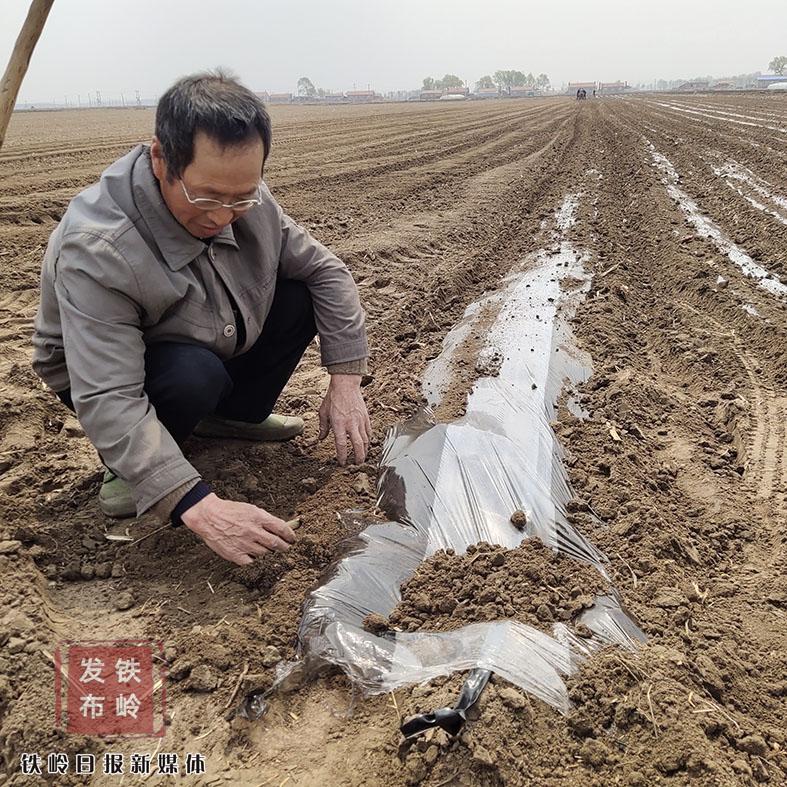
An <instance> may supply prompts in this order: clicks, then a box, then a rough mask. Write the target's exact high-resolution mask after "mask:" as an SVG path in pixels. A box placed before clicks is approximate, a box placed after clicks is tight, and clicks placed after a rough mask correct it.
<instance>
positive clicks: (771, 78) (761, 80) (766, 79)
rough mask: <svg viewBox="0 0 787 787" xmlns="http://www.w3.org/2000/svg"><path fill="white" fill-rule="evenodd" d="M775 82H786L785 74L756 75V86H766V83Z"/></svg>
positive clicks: (786, 76)
mask: <svg viewBox="0 0 787 787" xmlns="http://www.w3.org/2000/svg"><path fill="white" fill-rule="evenodd" d="M776 82H787V75H785V76H780V75H779V74H763V75H762V76H758V77H757V87H758V88H760V89H762V88H767V87H768V85H770V84H772V83H776Z"/></svg>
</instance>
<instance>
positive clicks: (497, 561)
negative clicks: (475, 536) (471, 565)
mask: <svg viewBox="0 0 787 787" xmlns="http://www.w3.org/2000/svg"><path fill="white" fill-rule="evenodd" d="M489 562H490V563H491V564H492V565H493V566H494V567H495V568H499V567H500V566H502V565H503V564H504V563H505V562H506V556H505V555H504V554H503V553H502V552H495V554H494V555H492V559H491V560H490V561H489Z"/></svg>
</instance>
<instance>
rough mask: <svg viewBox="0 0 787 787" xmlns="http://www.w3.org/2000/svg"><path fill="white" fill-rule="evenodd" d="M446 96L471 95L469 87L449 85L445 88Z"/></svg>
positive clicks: (444, 93)
mask: <svg viewBox="0 0 787 787" xmlns="http://www.w3.org/2000/svg"><path fill="white" fill-rule="evenodd" d="M443 95H444V96H469V95H470V88H469V87H449V88H446V89H445V90H443Z"/></svg>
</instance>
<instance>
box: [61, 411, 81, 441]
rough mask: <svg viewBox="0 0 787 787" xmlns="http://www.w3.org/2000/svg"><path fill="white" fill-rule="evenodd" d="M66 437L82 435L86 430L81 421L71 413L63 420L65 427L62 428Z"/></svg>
mask: <svg viewBox="0 0 787 787" xmlns="http://www.w3.org/2000/svg"><path fill="white" fill-rule="evenodd" d="M60 432H61V433H62V434H64V435H65V436H66V437H82V436H83V435H84V432H83V431H82V427H81V426H80V424H79V421H77V419H76V418H75V417H74V416H73V415H69V416H68V417H67V418H66V420H65V421H64V422H63V428H62V429H61V430H60Z"/></svg>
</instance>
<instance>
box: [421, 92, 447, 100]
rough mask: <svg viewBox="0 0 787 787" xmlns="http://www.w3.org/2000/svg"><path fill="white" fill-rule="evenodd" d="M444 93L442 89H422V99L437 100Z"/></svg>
mask: <svg viewBox="0 0 787 787" xmlns="http://www.w3.org/2000/svg"><path fill="white" fill-rule="evenodd" d="M442 95H443V91H442V90H422V91H421V95H420V99H421V101H437V100H438V99H439V98H440V97H441V96H442Z"/></svg>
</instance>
